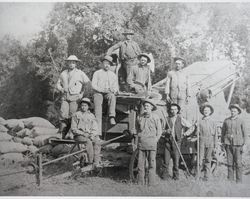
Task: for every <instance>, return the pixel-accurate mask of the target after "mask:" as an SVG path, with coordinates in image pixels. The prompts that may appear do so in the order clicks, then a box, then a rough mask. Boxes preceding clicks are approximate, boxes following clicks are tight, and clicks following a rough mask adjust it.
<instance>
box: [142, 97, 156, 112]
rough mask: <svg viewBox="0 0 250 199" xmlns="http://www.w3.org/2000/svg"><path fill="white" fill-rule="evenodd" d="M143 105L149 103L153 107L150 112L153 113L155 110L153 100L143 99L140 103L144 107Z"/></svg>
mask: <svg viewBox="0 0 250 199" xmlns="http://www.w3.org/2000/svg"><path fill="white" fill-rule="evenodd" d="M145 103H149V104H151V105H152V106H153V109H152V111H155V110H156V109H157V106H156V102H155V100H153V99H144V100H143V101H142V104H143V105H144V104H145Z"/></svg>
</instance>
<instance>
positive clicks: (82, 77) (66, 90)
mask: <svg viewBox="0 0 250 199" xmlns="http://www.w3.org/2000/svg"><path fill="white" fill-rule="evenodd" d="M65 61H66V64H67V69H66V70H64V71H63V72H62V73H61V74H60V76H59V79H58V81H57V84H56V87H57V90H58V91H59V92H60V93H61V108H60V117H59V119H60V132H61V133H62V137H63V138H64V137H65V136H66V134H67V127H69V124H70V120H71V117H72V114H73V113H75V112H76V111H77V108H78V101H79V100H80V99H81V98H82V96H83V94H84V93H83V90H84V88H85V87H87V86H90V80H89V78H88V76H87V75H86V74H85V73H84V72H83V71H81V70H79V69H77V68H76V65H77V63H79V62H81V60H80V59H78V58H77V57H76V56H75V55H70V56H69V57H68V58H67V59H66V60H65Z"/></svg>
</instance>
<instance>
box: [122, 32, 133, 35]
mask: <svg viewBox="0 0 250 199" xmlns="http://www.w3.org/2000/svg"><path fill="white" fill-rule="evenodd" d="M122 34H123V35H134V34H135V33H133V32H123V33H122Z"/></svg>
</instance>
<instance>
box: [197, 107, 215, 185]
mask: <svg viewBox="0 0 250 199" xmlns="http://www.w3.org/2000/svg"><path fill="white" fill-rule="evenodd" d="M200 112H201V114H202V115H203V117H202V119H201V120H200V121H199V123H198V131H199V132H197V133H199V149H200V150H199V152H200V154H199V159H200V163H199V164H200V168H201V169H202V168H204V180H205V181H206V180H208V179H209V177H210V175H211V170H210V169H211V160H212V152H213V150H214V149H215V148H216V144H217V133H216V129H217V128H216V123H215V121H214V120H213V119H212V118H211V115H212V114H213V113H214V108H213V107H212V106H211V105H210V104H208V103H204V104H203V105H202V106H201V107H200Z"/></svg>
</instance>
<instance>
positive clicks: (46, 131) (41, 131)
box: [30, 127, 58, 138]
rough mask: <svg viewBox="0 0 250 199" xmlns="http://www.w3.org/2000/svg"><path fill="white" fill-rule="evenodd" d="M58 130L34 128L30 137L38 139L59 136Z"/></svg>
mask: <svg viewBox="0 0 250 199" xmlns="http://www.w3.org/2000/svg"><path fill="white" fill-rule="evenodd" d="M57 132H58V129H52V128H44V127H34V128H33V129H32V130H31V135H30V137H33V138H35V137H37V136H40V135H51V134H57Z"/></svg>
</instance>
